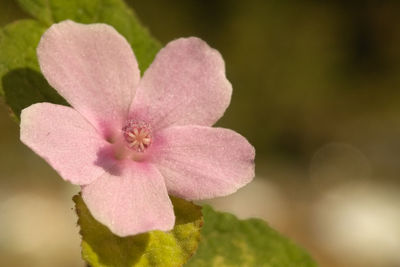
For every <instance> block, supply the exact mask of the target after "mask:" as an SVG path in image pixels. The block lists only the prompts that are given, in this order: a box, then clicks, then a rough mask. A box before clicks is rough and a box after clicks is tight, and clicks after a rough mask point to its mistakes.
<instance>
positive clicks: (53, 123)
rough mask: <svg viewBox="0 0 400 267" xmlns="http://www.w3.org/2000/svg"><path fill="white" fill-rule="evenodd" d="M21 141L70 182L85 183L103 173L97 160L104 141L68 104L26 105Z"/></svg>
mask: <svg viewBox="0 0 400 267" xmlns="http://www.w3.org/2000/svg"><path fill="white" fill-rule="evenodd" d="M21 141H22V142H23V143H24V144H26V145H27V146H29V147H30V148H31V149H32V150H33V151H35V152H36V154H38V155H39V156H41V157H42V158H44V159H45V160H46V161H47V162H48V163H49V164H50V165H51V166H52V167H53V168H54V169H55V170H56V171H57V172H58V173H59V174H60V176H61V177H62V178H63V179H64V180H67V181H70V182H71V183H73V184H79V185H83V184H88V183H90V182H92V181H93V180H94V179H96V178H97V177H99V176H101V175H102V174H103V173H104V169H103V168H102V167H100V166H98V165H96V161H97V160H98V155H97V153H98V152H99V149H100V148H101V147H103V146H105V145H106V144H107V142H106V141H105V140H104V139H102V137H101V136H100V135H99V134H98V133H97V131H96V129H95V128H94V127H93V126H92V125H91V124H90V123H89V122H87V121H86V120H85V118H84V117H82V115H81V114H79V113H78V112H77V111H76V110H74V109H72V108H70V107H66V106H61V105H54V104H50V103H39V104H35V105H32V106H30V107H28V108H25V109H24V110H23V111H22V113H21Z"/></svg>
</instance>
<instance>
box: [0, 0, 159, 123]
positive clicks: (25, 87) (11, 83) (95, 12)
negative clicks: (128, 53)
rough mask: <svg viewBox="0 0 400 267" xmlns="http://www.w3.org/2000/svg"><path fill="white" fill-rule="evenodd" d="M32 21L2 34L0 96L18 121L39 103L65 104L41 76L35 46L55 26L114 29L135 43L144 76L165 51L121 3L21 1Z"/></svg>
mask: <svg viewBox="0 0 400 267" xmlns="http://www.w3.org/2000/svg"><path fill="white" fill-rule="evenodd" d="M18 2H19V4H20V6H21V8H22V9H24V10H25V11H26V12H27V13H29V14H30V15H31V16H32V17H33V18H34V19H29V20H20V21H16V22H14V23H11V24H9V25H6V26H5V27H4V28H2V29H1V30H0V79H1V81H0V96H2V97H4V98H5V101H6V103H7V104H8V105H9V106H10V107H11V110H12V111H13V112H14V114H15V115H16V117H17V118H19V115H20V112H21V110H22V109H23V108H25V107H28V106H30V105H31V104H34V103H38V102H51V103H55V104H62V105H66V104H67V103H66V101H65V100H64V99H62V97H60V96H59V95H58V94H57V92H56V91H55V90H54V89H53V88H51V86H50V85H49V84H48V83H47V82H46V80H45V79H44V77H43V75H42V74H41V73H40V69H39V64H38V62H37V57H36V47H37V45H38V43H39V40H40V37H41V36H42V34H43V32H44V31H45V30H46V29H47V28H48V27H49V26H50V25H51V24H53V23H56V22H60V21H63V20H66V19H71V20H74V21H76V22H81V23H106V24H109V25H112V26H113V27H114V28H115V29H116V30H117V31H118V32H119V33H121V34H122V35H123V36H124V37H125V38H126V39H127V40H128V42H129V43H130V44H131V46H132V48H133V50H134V52H135V55H136V58H137V60H138V63H139V67H140V69H141V71H142V72H143V71H144V70H145V69H146V68H147V67H148V66H149V65H150V63H151V62H152V61H153V59H154V56H155V55H156V53H157V52H158V50H159V49H160V48H161V45H160V43H159V42H158V41H156V40H155V39H154V38H152V37H151V36H150V34H149V32H148V31H147V29H146V28H144V27H143V26H141V24H140V22H139V20H138V18H137V17H136V15H135V14H134V13H133V11H132V10H131V9H129V8H128V7H127V5H126V4H125V3H124V2H123V1H122V0H18Z"/></svg>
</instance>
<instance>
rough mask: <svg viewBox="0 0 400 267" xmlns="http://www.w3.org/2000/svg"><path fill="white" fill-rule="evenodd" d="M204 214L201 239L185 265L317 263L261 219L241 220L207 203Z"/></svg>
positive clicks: (274, 266) (220, 266)
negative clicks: (218, 210)
mask: <svg viewBox="0 0 400 267" xmlns="http://www.w3.org/2000/svg"><path fill="white" fill-rule="evenodd" d="M203 215H204V223H205V224H204V227H203V229H202V231H201V234H202V241H201V242H200V245H199V249H198V250H197V252H196V254H195V256H193V258H192V259H190V261H189V262H188V263H187V265H185V266H188V267H189V266H190V267H191V266H193V267H203V266H204V267H212V266H215V267H224V266H248V267H252V266H257V267H258V266H260V267H261V266H268V267H285V266H296V267H306V266H307V267H309V266H316V263H315V262H314V261H313V260H312V259H311V258H310V256H309V255H308V254H307V253H306V252H305V251H304V250H303V249H301V248H299V247H297V246H296V245H295V244H293V243H292V242H291V241H289V240H288V239H287V238H285V237H283V236H282V235H281V234H279V233H278V232H276V231H275V230H273V229H272V228H270V227H269V226H268V225H267V224H266V223H265V222H264V221H262V220H259V219H249V220H239V219H237V218H236V217H235V216H233V215H232V214H228V213H223V212H216V211H214V210H213V209H212V208H211V207H209V206H207V205H205V206H203Z"/></svg>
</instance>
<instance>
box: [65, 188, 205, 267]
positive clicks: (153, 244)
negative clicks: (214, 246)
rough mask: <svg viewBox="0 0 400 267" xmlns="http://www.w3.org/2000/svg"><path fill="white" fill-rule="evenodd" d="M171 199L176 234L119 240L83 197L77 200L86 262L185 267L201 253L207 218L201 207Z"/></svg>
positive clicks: (107, 266)
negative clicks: (99, 219)
mask: <svg viewBox="0 0 400 267" xmlns="http://www.w3.org/2000/svg"><path fill="white" fill-rule="evenodd" d="M171 199H172V203H173V205H174V211H175V216H176V222H175V227H174V229H173V230H172V231H170V232H162V231H152V232H148V233H145V234H140V235H136V236H131V237H118V236H116V235H114V234H113V233H112V232H111V231H110V230H109V229H108V228H107V227H106V226H104V225H102V224H101V223H99V222H98V221H96V220H95V219H94V218H93V216H92V215H91V214H90V212H89V210H88V209H87V207H86V205H85V203H84V202H83V200H82V197H81V196H80V195H76V196H74V198H73V200H74V202H75V208H76V211H77V214H78V217H79V219H78V224H79V226H80V227H81V230H80V234H81V235H82V257H83V259H85V260H86V261H87V262H88V263H89V264H90V265H91V266H92V267H100V266H101V267H127V266H163V267H164V266H165V267H169V266H182V265H183V264H184V263H185V262H187V260H188V259H189V258H190V257H191V256H192V255H193V253H194V251H195V250H196V249H197V246H198V242H199V239H200V228H201V226H202V225H203V217H202V214H201V207H199V206H196V205H194V204H192V203H190V202H187V201H185V200H182V199H178V198H171Z"/></svg>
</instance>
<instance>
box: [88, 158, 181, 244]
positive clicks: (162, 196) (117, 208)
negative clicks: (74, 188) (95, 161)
mask: <svg viewBox="0 0 400 267" xmlns="http://www.w3.org/2000/svg"><path fill="white" fill-rule="evenodd" d="M82 197H83V200H84V201H85V203H86V205H87V206H88V208H89V210H90V212H91V213H92V215H93V217H94V218H96V219H97V220H98V221H99V222H101V223H103V224H104V225H106V226H108V227H109V228H110V230H111V231H112V232H113V233H115V234H117V235H119V236H128V235H135V234H139V233H144V232H148V231H151V230H162V231H168V230H171V229H172V228H173V227H174V223H175V216H174V211H173V207H172V203H171V200H170V199H169V197H168V193H167V189H166V187H165V183H164V180H163V177H162V176H161V174H160V173H159V172H158V171H157V169H156V168H155V167H154V166H152V165H151V164H146V163H136V162H130V163H127V164H126V165H125V166H124V167H123V168H122V169H119V170H118V169H117V170H116V171H115V172H113V171H111V172H110V173H106V174H105V175H104V176H102V177H100V178H99V179H97V180H96V181H94V182H93V183H92V184H90V185H86V186H84V187H83V188H82Z"/></svg>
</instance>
